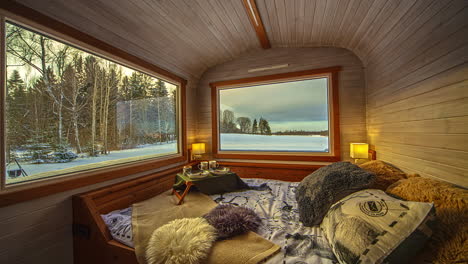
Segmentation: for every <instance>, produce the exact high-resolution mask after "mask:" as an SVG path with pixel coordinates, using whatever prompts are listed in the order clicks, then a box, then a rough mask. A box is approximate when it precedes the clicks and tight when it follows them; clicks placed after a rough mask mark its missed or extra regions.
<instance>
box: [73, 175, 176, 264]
mask: <svg viewBox="0 0 468 264" xmlns="http://www.w3.org/2000/svg"><path fill="white" fill-rule="evenodd" d="M181 169H182V166H177V167H175V168H172V169H169V170H165V171H163V172H159V173H155V174H151V175H148V176H144V177H141V178H137V179H133V180H129V181H125V182H122V183H118V184H114V185H111V186H106V187H103V188H100V189H97V190H93V191H90V192H86V193H83V194H78V195H75V196H73V252H74V253H73V254H74V263H75V264H81V263H83V264H84V263H87V264H88V263H100V264H102V263H137V262H136V257H135V251H134V249H133V248H130V247H127V246H125V245H123V244H121V243H119V242H117V241H115V240H113V239H112V236H111V234H110V233H109V230H108V229H107V227H106V225H105V223H104V221H103V220H102V218H101V214H106V213H108V212H111V211H113V210H117V209H123V208H126V207H129V206H130V205H132V204H133V203H136V202H140V201H143V200H146V199H149V198H151V197H153V196H155V195H158V194H160V193H162V192H164V191H167V190H169V189H171V188H172V185H173V184H174V180H175V175H176V173H177V172H179V171H181Z"/></svg>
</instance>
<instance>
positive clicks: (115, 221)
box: [101, 207, 134, 248]
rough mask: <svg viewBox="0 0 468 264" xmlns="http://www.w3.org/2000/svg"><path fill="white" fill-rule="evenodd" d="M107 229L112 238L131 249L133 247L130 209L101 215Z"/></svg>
mask: <svg viewBox="0 0 468 264" xmlns="http://www.w3.org/2000/svg"><path fill="white" fill-rule="evenodd" d="M101 217H102V219H103V220H104V222H105V223H106V225H107V228H109V231H110V233H111V236H112V238H114V239H115V240H117V241H119V242H120V243H122V244H124V245H127V246H129V247H131V248H133V247H134V245H133V233H132V207H129V208H125V209H121V210H115V211H112V212H110V213H108V214H104V215H101Z"/></svg>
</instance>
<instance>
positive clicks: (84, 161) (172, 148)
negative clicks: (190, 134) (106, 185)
mask: <svg viewBox="0 0 468 264" xmlns="http://www.w3.org/2000/svg"><path fill="white" fill-rule="evenodd" d="M174 153H177V143H167V144H162V145H160V144H153V145H144V146H140V147H139V148H134V149H126V150H117V151H111V152H110V153H108V154H107V155H101V156H97V157H93V156H87V157H79V158H77V159H74V160H73V161H70V162H65V163H42V164H31V163H21V167H22V168H23V169H24V170H25V171H26V173H27V174H28V175H29V176H33V175H35V174H39V173H44V172H49V171H56V170H62V169H69V168H73V167H76V166H83V165H89V164H93V165H94V166H95V167H100V164H99V163H100V162H106V161H113V160H115V164H118V162H119V161H118V160H119V159H126V158H131V157H138V156H149V155H157V154H174ZM107 165H109V164H107ZM17 168H18V166H17V165H16V164H11V166H10V168H7V169H17Z"/></svg>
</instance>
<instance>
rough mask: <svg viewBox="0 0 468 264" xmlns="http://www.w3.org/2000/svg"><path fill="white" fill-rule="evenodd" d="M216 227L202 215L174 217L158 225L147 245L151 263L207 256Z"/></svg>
mask: <svg viewBox="0 0 468 264" xmlns="http://www.w3.org/2000/svg"><path fill="white" fill-rule="evenodd" d="M215 240H216V230H215V228H214V227H212V226H211V225H210V224H208V222H207V221H206V220H205V219H203V218H201V217H197V218H182V219H176V220H173V221H171V222H169V223H167V224H165V225H163V226H161V227H159V228H158V229H156V230H155V231H154V232H153V234H152V235H151V238H150V240H149V243H148V246H147V248H146V261H147V263H148V264H164V263H170V264H195V263H201V262H202V261H203V260H204V259H205V258H207V256H208V254H209V252H210V249H211V246H212V245H213V242H214V241H215Z"/></svg>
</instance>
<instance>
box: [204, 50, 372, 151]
mask: <svg viewBox="0 0 468 264" xmlns="http://www.w3.org/2000/svg"><path fill="white" fill-rule="evenodd" d="M277 64H289V67H287V68H283V69H277V70H268V71H262V72H256V73H248V70H249V69H252V68H259V67H266V66H271V65H277ZM332 66H342V67H343V70H342V71H340V73H339V82H340V83H339V88H340V90H339V95H340V100H339V101H340V125H341V155H342V158H343V159H344V160H349V143H350V142H363V141H366V126H365V124H366V120H365V111H366V110H365V93H364V85H365V84H364V72H363V69H362V64H361V62H360V60H359V59H358V58H357V57H356V56H355V55H353V54H352V53H351V52H350V51H348V50H345V49H338V48H276V49H271V50H267V51H262V52H256V53H254V54H249V55H246V56H242V57H240V58H238V59H236V60H233V61H230V62H228V63H224V64H221V65H218V66H216V67H213V68H211V69H209V70H208V71H207V72H205V74H204V75H203V76H202V78H201V79H200V82H199V86H198V91H197V98H198V106H199V108H198V122H197V123H198V130H197V140H198V141H201V142H205V143H207V149H208V150H211V97H210V95H211V88H210V87H209V83H211V82H216V81H223V80H235V79H239V78H246V77H254V76H260V75H270V74H276V73H284V72H294V71H301V70H308V69H319V68H326V67H332ZM207 157H209V155H207Z"/></svg>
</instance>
